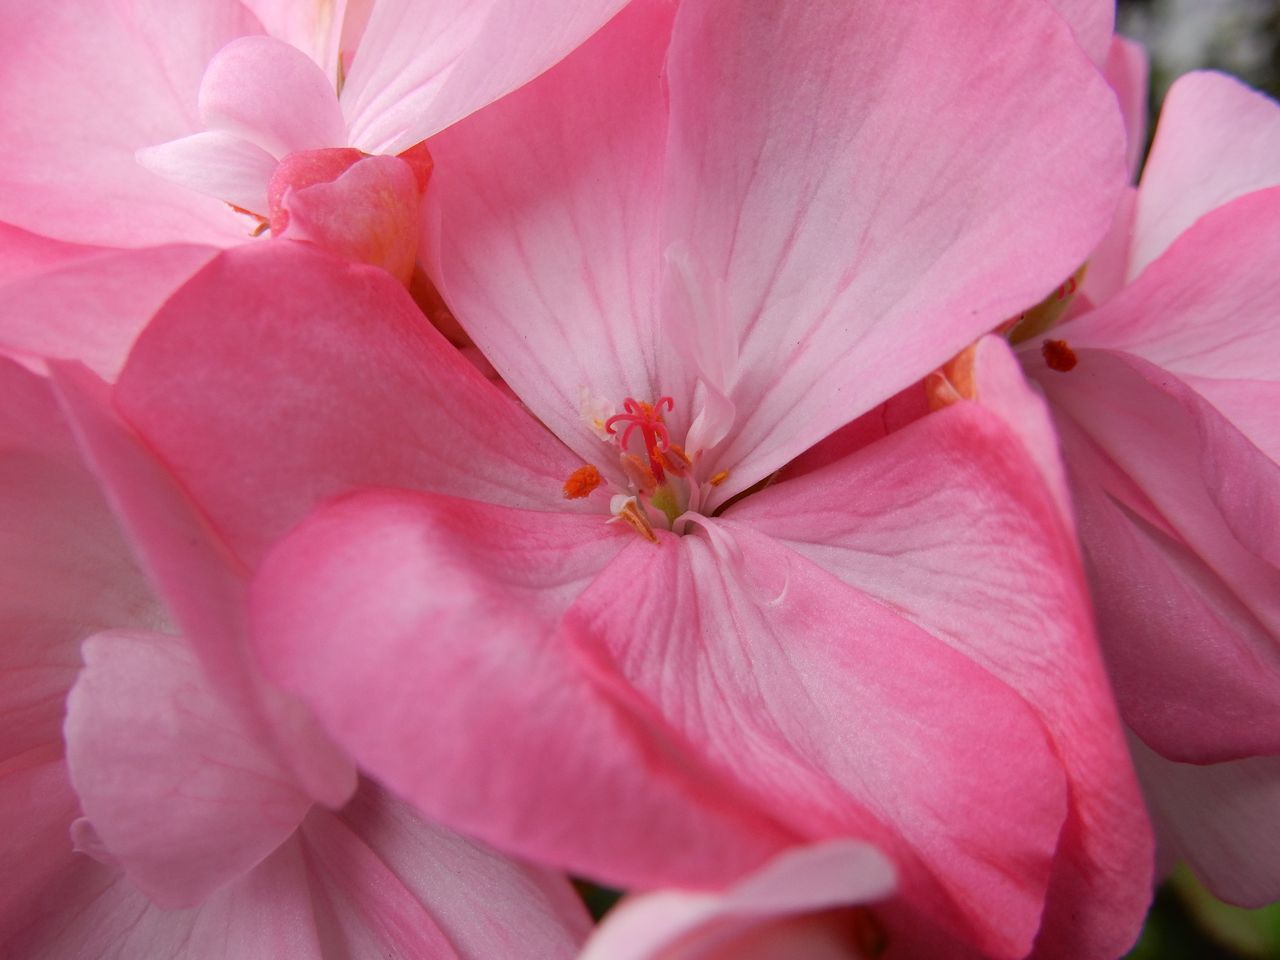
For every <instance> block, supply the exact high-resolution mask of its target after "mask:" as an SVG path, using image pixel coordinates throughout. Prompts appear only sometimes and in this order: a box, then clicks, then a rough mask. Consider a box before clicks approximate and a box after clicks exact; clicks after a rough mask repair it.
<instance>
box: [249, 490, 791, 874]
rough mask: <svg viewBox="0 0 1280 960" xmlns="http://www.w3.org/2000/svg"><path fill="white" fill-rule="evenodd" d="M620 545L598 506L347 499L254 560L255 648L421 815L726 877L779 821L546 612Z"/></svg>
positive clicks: (583, 856)
mask: <svg viewBox="0 0 1280 960" xmlns="http://www.w3.org/2000/svg"><path fill="white" fill-rule="evenodd" d="M637 542H640V541H639V538H637V537H636V536H635V534H634V533H632V532H631V531H629V530H627V529H625V528H622V527H621V526H620V525H608V524H606V523H605V522H604V521H603V519H602V517H600V516H589V517H583V516H574V515H564V514H552V513H539V512H533V511H527V510H516V509H512V508H507V507H493V506H488V505H485V504H479V503H475V502H472V501H467V500H457V499H453V498H450V497H439V496H426V495H418V494H410V493H406V492H397V491H385V492H380V493H369V494H364V495H358V496H353V497H349V498H344V499H342V500H339V501H337V502H336V503H335V504H334V505H332V506H330V507H328V508H326V509H324V510H321V511H320V512H319V513H318V514H317V515H315V516H314V517H313V518H312V519H310V520H308V521H306V522H305V523H303V524H302V525H301V526H300V527H299V528H298V529H297V530H296V531H295V532H294V533H293V534H291V535H290V536H289V537H288V538H286V539H285V540H284V542H283V543H282V544H281V545H280V546H279V547H278V548H277V549H276V551H274V552H273V553H272V554H271V556H270V557H269V558H268V560H267V562H266V563H265V565H264V568H263V572H262V574H261V575H260V578H259V580H258V581H257V582H256V583H255V586H254V613H255V618H254V625H255V636H256V638H257V641H258V650H259V653H260V655H261V657H262V658H263V661H264V663H265V664H266V666H267V669H268V671H269V673H270V674H271V676H272V677H273V678H274V679H275V680H277V682H279V683H281V684H282V685H283V686H285V687H286V688H288V689H291V690H294V691H296V692H297V693H299V694H300V695H301V696H303V697H304V698H305V699H306V700H307V701H308V702H309V703H311V704H312V706H313V707H314V708H315V709H316V710H317V712H318V713H319V715H320V716H321V717H322V718H323V720H324V722H325V723H326V725H327V727H328V729H329V730H330V731H331V732H332V733H333V735H334V736H335V737H336V738H337V739H338V740H339V741H340V742H341V743H342V744H343V745H344V746H345V747H347V749H348V750H350V751H351V753H352V755H353V756H355V757H356V758H357V759H358V761H359V763H360V765H361V766H362V767H363V768H364V769H366V770H368V771H369V772H370V774H371V775H372V776H375V777H377V778H378V780H379V781H380V782H381V783H384V784H385V785H386V786H387V787H388V789H391V790H393V791H394V792H395V793H396V794H397V795H399V796H402V797H404V798H405V799H406V800H408V801H409V802H410V803H412V804H413V805H414V807H416V808H417V809H418V810H419V811H420V812H421V813H422V814H424V815H425V816H428V817H430V818H431V819H432V820H435V821H437V822H439V823H442V824H445V825H447V826H449V827H451V828H454V829H458V830H461V831H464V832H466V833H467V834H469V835H473V836H477V837H480V838H482V839H485V840H486V841H488V842H491V843H493V844H495V845H496V846H498V847H500V848H502V849H505V850H510V851H513V852H515V853H517V854H519V855H522V856H526V857H529V858H530V859H533V860H536V861H539V862H542V863H547V864H550V865H554V866H558V867H563V868H567V869H571V870H573V871H575V872H577V873H579V874H585V875H588V876H595V877H599V878H602V879H604V880H606V881H607V882H612V883H620V884H621V885H623V886H650V887H651V886H659V885H663V884H667V883H691V882H692V883H697V884H707V883H723V882H725V881H726V880H728V879H729V878H731V877H733V876H736V875H737V874H738V872H740V871H742V870H745V869H750V868H751V867H754V866H755V865H757V864H758V863H759V862H760V861H761V860H762V859H763V858H764V857H765V856H767V855H768V854H769V853H772V852H775V851H776V850H778V849H779V848H780V847H781V846H782V845H783V844H784V843H785V842H786V841H787V839H789V835H788V834H785V833H783V832H782V831H781V830H779V829H778V828H777V827H776V826H773V825H772V824H770V823H769V821H767V820H765V819H763V818H761V817H759V815H758V814H755V813H753V812H752V811H751V810H750V809H749V808H747V809H740V808H739V807H738V806H737V805H736V804H735V802H734V799H735V798H734V797H733V795H732V792H731V791H729V790H728V789H727V788H726V786H725V785H724V784H722V783H719V782H717V781H715V780H713V779H712V778H710V777H709V776H708V775H707V774H706V773H705V772H704V771H702V770H701V769H700V768H699V766H698V765H697V763H696V761H694V760H693V759H692V758H690V757H688V756H687V755H686V754H685V753H684V752H683V750H682V748H681V747H680V746H679V745H678V744H676V743H673V742H670V741H669V740H668V739H667V738H666V736H665V735H664V732H663V731H662V729H661V728H660V727H657V726H654V725H652V724H650V723H649V722H648V721H647V719H646V718H645V717H637V716H636V715H634V714H633V712H632V709H631V707H632V704H631V703H630V702H629V701H630V700H631V699H632V696H631V694H630V692H629V691H628V689H627V687H626V684H625V682H624V681H623V680H622V679H621V678H620V677H618V676H617V675H616V672H615V671H613V670H612V669H611V667H610V666H609V665H608V664H607V663H602V662H597V661H595V660H592V659H585V658H584V655H581V654H578V653H575V651H574V649H573V648H572V647H571V645H570V644H569V642H568V640H567V639H566V637H565V636H564V635H563V634H562V632H561V630H560V627H559V618H560V615H561V613H562V612H563V610H564V609H565V607H566V606H568V605H569V603H571V602H572V600H573V599H574V597H576V596H577V595H578V594H579V593H580V592H581V591H582V589H583V588H584V587H585V586H586V584H588V583H590V581H591V580H592V578H594V577H595V576H596V574H597V573H598V572H599V571H600V570H601V569H602V568H603V567H604V565H605V564H606V563H607V562H608V561H609V559H610V558H612V557H614V556H615V555H616V554H617V553H618V552H619V551H621V550H624V549H625V548H626V547H628V546H629V545H632V544H635V543H637ZM641 545H642V546H644V547H645V548H647V549H652V545H651V544H648V543H641ZM548 758H554V762H548ZM621 824H630V825H636V826H639V825H643V826H642V828H640V829H620V825H621Z"/></svg>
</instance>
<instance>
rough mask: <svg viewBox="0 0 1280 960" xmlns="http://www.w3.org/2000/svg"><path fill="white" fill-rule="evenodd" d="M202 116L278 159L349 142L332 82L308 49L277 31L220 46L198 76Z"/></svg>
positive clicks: (214, 126)
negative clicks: (279, 37) (287, 40)
mask: <svg viewBox="0 0 1280 960" xmlns="http://www.w3.org/2000/svg"><path fill="white" fill-rule="evenodd" d="M200 116H201V118H202V119H203V120H204V122H205V123H206V124H207V125H208V126H209V127H210V128H211V129H213V130H220V131H223V132H225V133H230V134H234V135H235V136H238V137H243V138H244V139H246V140H249V141H251V142H253V143H255V144H257V145H258V146H259V147H261V148H262V149H263V150H265V151H266V152H267V153H269V154H271V156H273V157H275V158H276V159H277V160H281V159H283V158H284V157H285V156H286V155H287V154H290V153H296V152H297V151H299V150H316V149H319V148H320V147H345V146H347V128H346V124H345V123H344V122H343V120H342V111H341V109H339V107H338V97H337V94H336V92H335V91H334V88H333V84H332V82H331V81H330V80H329V78H328V77H326V76H325V75H324V74H323V73H322V72H321V70H320V68H319V67H318V66H316V64H315V62H314V61H312V60H310V59H309V58H308V57H307V55H306V54H304V53H302V52H301V51H300V50H298V49H297V48H296V47H291V46H289V44H287V43H285V42H283V41H282V40H277V39H275V38H274V37H241V38H240V39H239V40H233V41H232V42H231V43H229V44H227V45H226V46H225V47H223V48H222V49H221V50H219V51H218V54H217V56H215V57H214V58H213V60H212V61H210V63H209V68H208V69H207V70H206V71H205V74H204V78H203V79H202V80H201V82H200Z"/></svg>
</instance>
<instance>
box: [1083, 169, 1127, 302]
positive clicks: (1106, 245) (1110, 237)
mask: <svg viewBox="0 0 1280 960" xmlns="http://www.w3.org/2000/svg"><path fill="white" fill-rule="evenodd" d="M1137 208H1138V191H1137V190H1136V189H1134V188H1133V187H1129V188H1127V189H1126V190H1125V192H1124V194H1123V195H1122V196H1121V198H1120V202H1119V203H1117V204H1116V209H1115V216H1114V217H1113V218H1112V220H1111V227H1110V229H1109V230H1107V235H1106V236H1105V237H1103V238H1102V239H1101V240H1100V241H1098V245H1097V246H1096V247H1094V248H1093V253H1091V254H1089V262H1088V265H1087V266H1086V268H1085V272H1084V276H1083V277H1082V278H1081V280H1080V284H1079V288H1078V291H1077V293H1076V300H1077V301H1079V305H1078V307H1077V304H1076V303H1075V302H1073V303H1072V305H1071V306H1070V307H1068V310H1071V311H1072V312H1073V313H1074V312H1076V311H1077V309H1079V312H1081V313H1083V312H1085V311H1087V310H1088V309H1089V308H1090V307H1092V306H1095V305H1098V304H1103V303H1106V302H1107V301H1108V300H1110V299H1111V298H1112V297H1114V296H1115V295H1116V294H1117V293H1119V292H1120V290H1121V289H1123V287H1124V285H1125V284H1126V283H1128V282H1129V254H1130V252H1131V251H1132V248H1133V218H1134V214H1135V212H1136V211H1137Z"/></svg>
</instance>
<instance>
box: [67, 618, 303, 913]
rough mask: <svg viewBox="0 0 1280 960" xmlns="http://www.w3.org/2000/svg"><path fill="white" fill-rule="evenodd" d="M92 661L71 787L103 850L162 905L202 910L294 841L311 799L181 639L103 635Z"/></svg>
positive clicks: (77, 699)
mask: <svg viewBox="0 0 1280 960" xmlns="http://www.w3.org/2000/svg"><path fill="white" fill-rule="evenodd" d="M84 658H85V669H84V671H83V672H82V673H81V675H80V679H79V680H78V681H77V682H76V685H75V687H74V688H73V689H72V691H71V695H70V697H69V699H68V701H67V723H66V738H67V763H68V766H69V767H70V769H71V779H72V782H73V783H74V784H75V787H76V792H77V793H78V794H79V796H80V802H81V806H82V809H83V810H84V813H85V816H87V817H88V818H89V820H90V822H91V823H92V824H93V828H94V830H95V832H96V833H97V835H98V837H100V838H101V840H102V843H103V845H104V846H105V847H106V849H107V850H108V851H109V852H110V854H111V855H112V857H114V858H115V859H116V860H117V861H119V862H120V863H121V864H122V865H123V867H124V869H125V870H126V872H127V873H128V874H129V877H130V879H132V880H133V882H134V883H136V884H137V885H138V887H139V888H140V889H142V890H143V892H145V893H146V894H147V895H148V896H149V897H150V898H151V899H152V900H153V901H154V902H155V903H156V904H158V905H159V906H162V907H182V906H192V905H194V904H197V903H199V902H201V901H202V900H203V899H204V898H205V897H206V896H208V895H209V894H210V893H212V892H213V891H214V890H216V889H218V888H219V887H221V886H223V885H224V884H226V883H227V882H229V881H231V880H234V879H235V878H237V877H239V876H241V875H242V874H244V873H245V872H246V871H248V870H249V869H250V868H252V867H253V866H254V865H255V864H257V863H258V862H259V861H261V860H262V859H263V858H265V857H266V856H267V855H268V854H269V853H270V852H271V851H272V850H274V849H275V848H276V847H277V846H279V845H280V843H281V842H282V841H283V840H284V839H285V838H286V837H288V836H289V835H290V834H291V833H293V831H294V829H295V828H296V827H297V825H298V824H299V823H300V822H301V821H302V818H303V817H304V816H305V815H306V812H307V809H308V808H309V807H310V806H311V801H310V799H309V798H308V797H306V796H304V795H303V794H302V793H300V792H299V791H298V790H297V789H296V788H295V787H294V785H293V783H292V779H291V777H290V776H289V774H288V773H287V772H286V771H285V770H284V769H282V768H281V767H280V765H279V764H278V763H277V762H276V761H275V760H274V758H273V757H272V755H271V752H270V748H269V747H267V746H266V745H264V744H262V743H260V742H258V741H257V739H256V737H255V731H254V730H253V725H252V723H251V722H250V721H247V720H246V718H245V716H244V715H243V707H241V706H239V705H233V704H231V703H229V702H227V701H226V700H224V699H223V698H222V697H220V696H219V695H218V694H217V693H216V692H215V691H214V689H213V688H212V687H211V686H210V685H209V684H208V683H207V682H206V680H205V677H204V674H203V671H202V669H201V667H200V666H199V664H198V662H197V661H196V659H195V656H194V654H193V653H192V651H191V650H190V649H189V648H188V647H187V646H186V645H185V644H184V643H183V641H181V640H180V639H178V638H177V637H172V636H165V635H162V634H154V633H145V632H137V631H136V632H124V631H113V632H110V633H100V634H97V635H96V636H94V637H91V638H90V639H89V640H88V641H86V642H85V644H84Z"/></svg>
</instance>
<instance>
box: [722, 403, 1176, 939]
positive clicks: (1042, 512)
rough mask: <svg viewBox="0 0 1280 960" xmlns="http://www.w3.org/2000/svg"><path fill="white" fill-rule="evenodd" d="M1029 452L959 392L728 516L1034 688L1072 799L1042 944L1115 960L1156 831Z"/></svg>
mask: <svg viewBox="0 0 1280 960" xmlns="http://www.w3.org/2000/svg"><path fill="white" fill-rule="evenodd" d="M1019 429H1020V430H1021V431H1022V432H1023V433H1024V434H1025V433H1026V432H1027V431H1028V430H1030V429H1034V423H1032V422H1030V421H1028V422H1024V423H1023V424H1021V425H1020V427H1019ZM1044 442H1047V441H1042V443H1044ZM1034 449H1035V446H1034V445H1033V446H1032V450H1034ZM1030 453H1031V451H1028V450H1027V448H1026V447H1025V446H1024V441H1022V440H1020V438H1019V437H1018V436H1017V435H1016V434H1015V433H1013V432H1012V431H1011V430H1010V429H1009V427H1008V425H1007V424H1006V423H1004V422H1002V421H1001V420H999V419H997V418H996V417H995V416H993V415H992V414H991V413H990V412H987V411H984V410H982V409H981V408H979V407H978V406H976V405H973V404H964V403H958V404H955V405H953V406H951V407H949V408H947V409H945V410H943V411H940V412H939V413H936V414H932V415H930V416H927V417H924V418H923V419H921V420H919V421H917V422H915V423H913V424H911V425H910V426H908V427H906V428H905V429H903V430H900V431H899V432H897V433H895V434H892V435H890V436H889V437H887V438H886V439H885V440H883V441H882V442H880V443H876V444H872V445H870V446H867V447H866V448H864V449H863V450H861V451H860V452H859V453H857V454H854V455H853V456H850V457H849V458H847V459H846V460H844V461H842V462H838V463H836V464H833V465H832V466H830V467H828V468H826V469H825V470H820V471H817V472H814V473H811V474H808V475H806V476H803V477H801V478H799V479H797V480H794V481H788V482H785V483H781V484H777V485H775V486H773V487H771V488H769V489H766V490H764V491H762V492H760V493H758V494H755V495H753V496H751V497H748V498H747V499H746V500H744V501H742V502H741V503H740V504H738V505H736V506H735V507H734V508H733V509H731V510H730V511H729V513H728V514H727V518H730V519H736V520H739V521H740V522H744V523H748V522H749V523H751V524H752V525H753V526H755V527H757V528H758V529H761V530H763V531H765V532H768V533H771V534H772V535H773V536H775V537H777V538H779V539H780V540H782V542H784V543H786V544H787V545H788V546H790V547H791V548H792V549H794V550H796V551H797V552H799V553H800V554H802V555H803V556H806V557H808V558H810V559H811V560H813V561H814V562H815V563H818V564H820V565H822V566H824V567H825V568H826V569H828V570H830V571H831V572H832V573H834V574H835V575H836V576H838V577H839V578H840V579H841V580H842V581H844V582H845V583H847V584H849V585H850V586H851V587H853V588H855V589H857V590H861V591H865V592H866V593H867V594H868V595H870V596H872V597H876V598H878V599H879V600H880V602H882V603H884V604H886V605H888V606H889V607H890V608H891V609H893V610H895V611H898V612H899V614H900V615H901V616H903V617H905V618H906V619H907V620H909V621H911V622H912V623H915V624H918V625H919V626H920V627H921V628H923V630H925V631H927V632H928V633H929V634H932V636H933V637H934V638H936V641H937V643H938V645H939V646H943V645H946V646H950V647H952V648H954V649H955V650H957V651H959V652H960V653H961V654H963V655H964V657H967V658H969V659H970V660H972V661H973V662H974V663H977V664H979V665H981V666H982V667H983V668H985V670H987V671H989V672H990V673H991V674H992V675H993V676H994V677H996V678H999V680H1001V681H1003V683H1004V684H1007V685H1008V687H1009V688H1011V690H1012V691H1015V692H1016V693H1017V694H1019V695H1020V696H1021V697H1022V698H1024V699H1025V702H1026V703H1027V704H1029V705H1030V707H1031V709H1032V710H1034V711H1035V713H1036V714H1037V715H1038V716H1039V717H1040V718H1041V720H1042V722H1043V723H1044V724H1045V726H1046V727H1047V728H1048V731H1049V734H1050V736H1051V738H1052V740H1053V743H1054V746H1055V750H1056V752H1057V754H1058V755H1059V756H1060V758H1061V761H1062V764H1063V767H1064V768H1065V770H1066V776H1067V784H1068V791H1069V800H1070V808H1069V814H1068V817H1067V821H1066V826H1065V829H1064V832H1063V836H1062V839H1061V841H1060V844H1059V849H1058V858H1057V862H1056V863H1055V872H1054V879H1053V884H1052V886H1051V888H1050V893H1049V903H1048V906H1047V913H1046V919H1045V921H1044V927H1043V928H1042V930H1041V933H1040V939H1039V944H1040V949H1042V950H1043V949H1049V948H1050V945H1052V946H1053V947H1056V951H1057V952H1059V953H1061V954H1063V955H1074V956H1085V955H1097V956H1115V955H1118V954H1119V953H1121V952H1123V950H1125V949H1127V947H1128V946H1129V945H1130V943H1131V942H1132V940H1133V938H1134V937H1135V936H1136V934H1137V930H1138V928H1139V926H1140V924H1141V921H1142V917H1143V914H1144V913H1145V909H1146V905H1147V899H1148V896H1149V890H1148V888H1147V886H1146V883H1145V881H1142V882H1139V881H1138V880H1136V879H1135V878H1142V877H1144V876H1146V875H1147V874H1148V872H1149V870H1150V862H1151V840H1150V835H1149V830H1148V828H1147V826H1146V822H1145V817H1144V816H1143V811H1142V808H1141V801H1140V798H1139V795H1138V792H1137V787H1136V784H1135V783H1134V781H1133V775H1132V772H1131V770H1130V768H1129V763H1128V759H1127V756H1126V751H1125V746H1124V743H1123V740H1122V739H1121V737H1120V734H1119V728H1118V723H1117V719H1116V716H1115V708H1114V706H1113V705H1112V702H1111V696H1110V691H1109V689H1108V685H1107V679H1106V676H1105V675H1104V673H1103V670H1102V665H1101V663H1100V661H1099V657H1098V653H1097V650H1096V647H1095V642H1096V641H1095V639H1094V636H1093V632H1092V629H1091V624H1090V615H1089V606H1088V602H1087V598H1086V596H1085V593H1084V589H1083V584H1082V582H1081V575H1080V573H1079V569H1078V560H1077V557H1076V553H1075V548H1074V544H1073V542H1072V539H1071V538H1070V536H1069V534H1068V532H1067V530H1066V529H1065V526H1064V523H1063V521H1062V518H1061V514H1060V506H1059V504H1058V503H1057V502H1056V501H1055V498H1054V497H1053V496H1052V494H1051V493H1050V491H1049V490H1047V489H1046V488H1045V485H1044V482H1043V479H1042V473H1041V470H1042V467H1041V466H1039V465H1037V464H1036V463H1035V460H1034V459H1033V457H1032V456H1031V455H1030ZM850 491H856V494H851V493H850ZM994 715H995V714H993V713H990V712H988V714H987V716H988V718H990V717H991V716H994ZM953 736H954V734H953ZM994 755H995V754H994V751H992V752H990V753H989V756H994ZM1010 755H1011V753H1005V752H1001V753H1000V756H1001V757H1003V758H1005V759H1008V757H1009V756H1010ZM998 762H1003V761H998Z"/></svg>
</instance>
